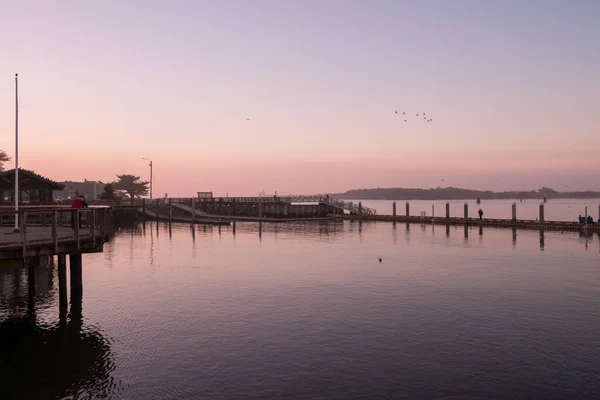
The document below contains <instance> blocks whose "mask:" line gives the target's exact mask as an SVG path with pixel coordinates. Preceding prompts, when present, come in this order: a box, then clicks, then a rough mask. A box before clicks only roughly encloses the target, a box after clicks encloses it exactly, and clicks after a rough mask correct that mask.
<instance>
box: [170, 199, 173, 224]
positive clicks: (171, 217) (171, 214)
mask: <svg viewBox="0 0 600 400" xmlns="http://www.w3.org/2000/svg"><path fill="white" fill-rule="evenodd" d="M169 222H173V199H169Z"/></svg>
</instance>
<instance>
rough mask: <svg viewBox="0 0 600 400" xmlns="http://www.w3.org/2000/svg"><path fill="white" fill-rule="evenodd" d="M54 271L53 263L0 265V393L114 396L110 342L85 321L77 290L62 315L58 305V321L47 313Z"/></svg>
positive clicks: (41, 396)
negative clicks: (0, 378)
mask: <svg viewBox="0 0 600 400" xmlns="http://www.w3.org/2000/svg"><path fill="white" fill-rule="evenodd" d="M56 272H57V267H56V266H55V265H54V264H53V263H48V264H47V265H45V264H42V265H40V264H39V263H38V264H37V265H35V264H33V263H32V264H30V265H29V266H28V267H27V268H24V267H23V266H8V267H5V266H3V267H2V268H0V288H2V291H1V292H0V295H1V296H0V316H1V317H0V376H2V382H3V383H2V389H1V391H2V393H3V395H2V398H3V399H59V398H65V397H71V398H99V399H109V398H118V397H119V394H120V392H121V390H122V386H121V384H120V382H118V381H117V380H115V379H114V378H113V377H112V376H111V372H112V371H113V370H114V369H115V362H114V355H113V353H112V350H111V347H110V342H109V340H108V339H107V338H106V337H104V335H102V333H101V332H100V331H99V330H98V329H97V328H93V327H89V326H85V324H84V319H83V314H82V307H81V305H82V297H81V295H82V292H81V291H75V292H73V293H72V296H71V312H70V314H69V316H68V318H67V317H66V307H65V309H64V310H63V307H64V306H65V305H64V304H61V305H60V307H59V314H60V316H59V320H58V321H56V320H55V318H49V315H48V314H49V313H50V312H52V313H53V314H54V313H55V312H56V311H55V308H56V307H55V304H56V302H55V300H56V293H57V289H58V288H57V287H56V279H54V277H55V276H56ZM58 273H59V275H60V274H62V273H63V272H62V271H60V268H58ZM24 279H27V285H24V282H23V280H24ZM63 281H64V280H63ZM49 283H50V284H49ZM63 290H64V291H66V286H65V287H64V288H63V287H61V288H60V289H59V291H63ZM65 295H66V293H65ZM65 297H66V296H65ZM25 303H26V308H24V306H25Z"/></svg>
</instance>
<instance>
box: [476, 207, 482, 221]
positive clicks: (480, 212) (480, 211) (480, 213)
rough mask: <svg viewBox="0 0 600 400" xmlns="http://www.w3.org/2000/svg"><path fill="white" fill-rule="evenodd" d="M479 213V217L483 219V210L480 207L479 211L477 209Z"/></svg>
mask: <svg viewBox="0 0 600 400" xmlns="http://www.w3.org/2000/svg"><path fill="white" fill-rule="evenodd" d="M477 214H479V219H480V220H483V210H482V209H481V208H480V209H479V211H477Z"/></svg>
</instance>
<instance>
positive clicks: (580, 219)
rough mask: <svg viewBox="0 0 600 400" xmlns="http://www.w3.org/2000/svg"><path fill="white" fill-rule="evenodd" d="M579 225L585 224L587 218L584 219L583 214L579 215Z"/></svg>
mask: <svg viewBox="0 0 600 400" xmlns="http://www.w3.org/2000/svg"><path fill="white" fill-rule="evenodd" d="M579 223H580V224H585V217H582V216H581V214H579Z"/></svg>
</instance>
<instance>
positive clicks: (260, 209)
mask: <svg viewBox="0 0 600 400" xmlns="http://www.w3.org/2000/svg"><path fill="white" fill-rule="evenodd" d="M262 216H263V204H262V201H259V202H258V218H262Z"/></svg>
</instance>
